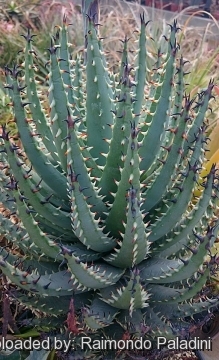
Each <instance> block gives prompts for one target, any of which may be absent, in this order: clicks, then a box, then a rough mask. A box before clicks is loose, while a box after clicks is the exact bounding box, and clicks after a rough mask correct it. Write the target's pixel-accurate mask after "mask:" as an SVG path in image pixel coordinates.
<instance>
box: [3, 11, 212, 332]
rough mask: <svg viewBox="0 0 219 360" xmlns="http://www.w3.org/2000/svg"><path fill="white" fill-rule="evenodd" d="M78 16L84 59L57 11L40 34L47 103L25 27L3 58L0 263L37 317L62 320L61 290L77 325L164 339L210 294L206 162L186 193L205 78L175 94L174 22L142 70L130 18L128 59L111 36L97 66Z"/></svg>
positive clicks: (198, 154)
mask: <svg viewBox="0 0 219 360" xmlns="http://www.w3.org/2000/svg"><path fill="white" fill-rule="evenodd" d="M86 26H87V38H86V43H87V48H86V65H85V64H84V61H83V59H82V57H81V56H79V55H78V57H77V58H76V59H74V60H73V59H72V58H71V55H70V52H69V50H68V30H67V29H68V25H67V22H66V19H65V18H64V21H63V25H62V27H60V28H59V31H58V33H56V36H55V37H54V38H53V39H52V40H51V43H50V46H49V49H48V51H49V55H50V60H49V62H48V63H47V64H46V65H47V68H48V69H49V73H48V78H47V80H48V101H49V112H48V111H47V110H46V109H47V107H45V108H44V107H43V103H42V98H41V94H40V85H38V81H37V73H35V62H34V60H35V57H36V54H35V52H34V51H33V50H32V40H33V36H34V35H32V34H31V33H30V31H28V32H27V34H26V35H24V38H25V40H26V46H25V50H24V62H23V63H20V64H17V65H15V66H14V67H13V68H8V67H6V70H5V73H6V80H7V85H6V87H7V88H8V90H9V93H10V96H11V99H12V103H13V109H14V116H15V122H16V124H17V127H18V130H19V138H20V142H19V145H18V143H15V142H14V140H13V138H12V137H11V136H10V132H9V131H8V130H7V128H6V126H3V127H2V136H1V139H2V140H1V194H0V196H1V202H2V203H3V205H4V207H5V208H6V209H8V212H7V214H8V213H9V214H10V215H14V214H15V215H16V220H14V218H12V217H10V216H5V215H4V214H5V213H0V218H1V228H2V234H4V235H5V236H6V237H7V239H8V241H9V243H10V244H11V245H10V246H9V247H6V248H1V257H0V268H1V270H2V272H3V273H4V274H5V275H6V276H7V278H8V279H9V280H10V281H11V282H12V283H13V284H15V286H16V287H17V288H18V289H21V290H22V291H20V292H16V294H14V299H15V300H16V301H17V302H20V303H22V304H24V305H25V306H26V307H29V308H31V309H35V310H37V311H38V312H39V313H40V314H41V315H42V316H44V317H45V318H46V322H47V323H49V322H50V321H51V322H52V317H58V319H57V320H56V324H57V325H58V326H61V325H64V324H63V318H65V317H66V316H67V313H68V308H69V304H72V302H71V301H72V299H73V301H74V310H75V311H76V315H75V316H77V321H79V320H80V323H81V327H82V330H83V331H85V332H86V333H87V334H90V333H91V334H94V335H98V336H105V337H106V338H108V337H112V338H113V337H116V338H117V339H121V338H122V336H123V334H124V333H126V332H127V331H129V333H130V336H137V337H138V336H140V335H144V336H145V337H147V336H150V338H151V337H152V338H156V337H157V336H159V335H165V336H166V337H167V338H172V337H174V336H175V335H177V334H181V332H180V331H181V330H180V329H181V328H182V327H183V328H186V329H189V327H190V321H189V318H191V317H192V316H193V315H194V314H195V313H199V312H202V311H204V310H210V309H214V308H215V306H216V304H217V298H213V297H211V298H207V299H206V292H203V289H205V290H206V283H207V280H208V278H209V276H210V275H211V273H213V272H214V271H215V269H216V268H217V263H218V259H217V257H216V256H212V255H211V251H210V249H211V247H212V246H213V244H214V241H215V239H216V236H217V231H218V219H217V217H216V216H215V212H216V210H217V203H216V201H217V197H218V192H219V188H218V176H217V174H216V169H215V166H214V165H213V166H212V167H211V169H210V171H209V172H208V174H207V176H206V177H205V178H204V179H203V182H202V185H201V186H202V190H201V194H200V197H199V198H198V199H197V201H196V202H195V203H194V198H193V193H194V190H195V189H196V185H197V182H198V180H199V174H200V173H201V171H202V168H203V162H204V160H205V152H206V151H207V147H208V145H207V140H208V139H207V135H206V131H207V130H206V129H207V112H208V107H209V101H210V99H211V98H212V89H213V82H212V81H210V83H209V85H208V87H207V88H206V89H205V90H203V91H202V92H200V93H198V94H197V96H196V97H195V98H190V96H189V95H188V94H186V84H185V76H186V74H185V70H184V60H183V57H182V55H181V54H180V49H179V46H178V44H177V33H178V32H179V31H180V29H179V28H178V25H177V22H176V21H174V23H173V24H172V25H170V26H169V34H168V36H165V40H164V44H163V48H160V49H159V50H158V54H157V61H156V63H154V64H153V66H152V67H151V68H149V66H148V63H147V59H148V50H147V37H146V27H147V22H146V21H145V16H144V15H142V16H141V26H140V31H139V45H138V52H137V57H136V64H135V66H131V65H130V64H129V62H128V40H127V39H126V38H125V40H124V41H123V51H122V56H121V66H120V69H119V71H118V73H111V72H110V71H108V69H107V63H106V61H105V58H104V52H103V49H102V43H101V39H100V38H98V36H97V24H96V23H95V22H94V21H93V18H91V17H88V18H87V23H86ZM38 86H39V87H38ZM14 247H16V249H17V248H19V252H17V251H16V252H14V251H11V249H13V248H14ZM182 323H183V325H182ZM68 329H69V330H72V332H74V329H75V328H74V329H73V324H72V322H71V321H70V322H68ZM78 332H79V333H80V331H79V330H78ZM75 333H77V331H76V330H75Z"/></svg>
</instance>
